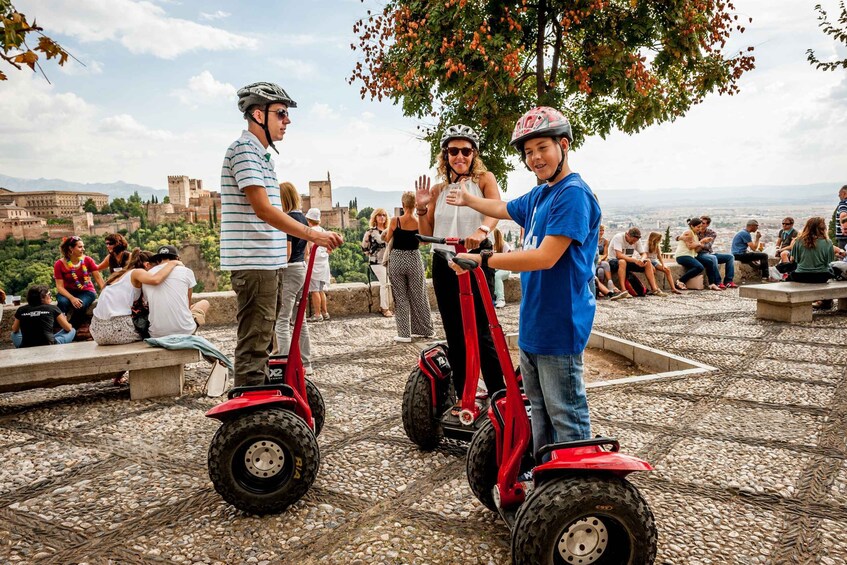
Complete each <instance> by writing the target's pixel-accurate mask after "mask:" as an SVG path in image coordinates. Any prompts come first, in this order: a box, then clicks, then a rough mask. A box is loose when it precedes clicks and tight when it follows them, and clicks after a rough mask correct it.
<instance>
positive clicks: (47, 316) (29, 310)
mask: <svg viewBox="0 0 847 565" xmlns="http://www.w3.org/2000/svg"><path fill="white" fill-rule="evenodd" d="M61 314H62V311H61V310H59V307H58V306H56V305H55V304H39V305H38V306H31V305H26V306H21V307H20V308H18V309H17V311H16V312H15V318H16V319H18V320H19V321H20V323H21V337H22V340H21V347H37V346H39V345H53V344H55V343H56V338H55V337H54V335H53V326H55V325H56V318H58V317H59V316H60V315H61Z"/></svg>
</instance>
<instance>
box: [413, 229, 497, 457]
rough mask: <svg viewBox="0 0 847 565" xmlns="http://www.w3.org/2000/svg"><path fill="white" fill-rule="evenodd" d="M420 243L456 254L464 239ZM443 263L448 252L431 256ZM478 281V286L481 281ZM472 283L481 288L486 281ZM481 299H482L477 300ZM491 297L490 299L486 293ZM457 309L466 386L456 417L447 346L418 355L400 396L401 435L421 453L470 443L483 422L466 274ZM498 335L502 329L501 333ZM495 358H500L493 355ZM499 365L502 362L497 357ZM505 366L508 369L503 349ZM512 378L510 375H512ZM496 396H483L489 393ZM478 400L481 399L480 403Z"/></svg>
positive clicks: (472, 310) (424, 239)
mask: <svg viewBox="0 0 847 565" xmlns="http://www.w3.org/2000/svg"><path fill="white" fill-rule="evenodd" d="M416 237H417V238H418V240H420V241H421V242H423V243H440V244H446V245H453V246H455V248H456V250H457V251H458V252H459V253H464V252H465V251H466V249H465V246H464V240H463V239H459V238H454V237H452V238H439V237H430V236H425V235H417V236H416ZM436 253H441V254H442V255H444V256H446V257H447V258H448V259H449V258H451V257H452V256H453V254H452V253H446V252H443V251H436ZM480 281H481V282H480ZM477 282H478V283H479V284H481V285H483V286H485V288H486V292H487V291H488V285H487V283H486V281H485V276H484V275H483V276H482V277H481V278H479V279H478V280H477ZM482 296H483V297H484V296H486V295H485V294H484V295H482ZM489 298H490V294H489ZM459 304H460V306H461V310H462V328H463V330H464V334H465V342H466V344H467V346H466V347H467V350H466V355H465V385H464V390H462V391H461V395H462V396H461V398H460V399H459V407H460V411H459V415H458V416H455V415H453V414H452V407H453V404H454V402H455V400H456V398H455V395H457V394H458V393H459V392H460V391H454V390H453V387H452V384H451V378H450V377H451V373H452V370H451V368H450V362H449V360H448V358H447V345H446V343H443V342H441V343H436V344H434V345H431V346H430V347H427V348H426V349H424V350H423V351H422V352H421V355H420V358H419V359H418V366H417V367H416V368H415V369H414V370H412V372H411V373H410V374H409V378H408V379H407V381H406V388H405V390H404V391H403V429H404V430H405V431H406V436H407V437H408V438H409V439H410V440H411V441H412V442H413V443H415V444H416V445H417V446H418V447H420V448H421V449H432V448H434V447H435V446H437V445H438V443H439V442H440V441H441V438H442V437H448V438H452V439H457V440H461V441H470V440H471V439H472V438H473V435H474V433H476V431H477V429H478V428H479V426H480V425H482V424H484V423H485V422H486V421H487V418H485V417H484V416H485V411H484V407H485V404H484V403H483V402H477V400H478V398H477V385H478V384H479V369H480V361H479V341H478V337H477V329H476V312H475V307H474V297H473V289H472V287H471V279H470V274H468V273H465V274H462V275H459ZM489 320H493V324H494V325H490V327H491V332H492V336H493V335H494V329H495V326H496V328H497V329H498V330H500V326H499V324H498V323H497V319H496V318H489ZM500 333H502V330H500ZM498 357H500V354H499V351H498ZM500 362H501V364H503V363H504V360H503V358H502V357H501V358H500ZM505 363H506V364H507V365H509V366H510V367H511V360H510V358H509V353H508V349H507V350H506V359H505ZM512 372H513V373H514V370H512ZM493 392H495V391H493V390H492V391H488V393H489V394H491V393H493ZM480 400H481V399H480Z"/></svg>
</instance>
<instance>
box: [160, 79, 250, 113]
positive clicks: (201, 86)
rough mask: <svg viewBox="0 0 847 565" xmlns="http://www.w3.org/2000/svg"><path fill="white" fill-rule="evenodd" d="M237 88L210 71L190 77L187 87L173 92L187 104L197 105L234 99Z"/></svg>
mask: <svg viewBox="0 0 847 565" xmlns="http://www.w3.org/2000/svg"><path fill="white" fill-rule="evenodd" d="M235 93H236V89H235V87H234V86H233V85H231V84H229V83H228V82H220V81H218V80H216V79H215V77H214V76H212V73H211V72H209V71H203V72H201V73H200V74H199V75H196V76H193V77H191V78H190V79H188V87H187V88H179V89H177V90H174V91H173V92H172V93H171V94H172V95H173V96H176V97H177V98H178V99H179V101H180V102H182V103H183V104H185V105H187V106H191V107H196V106H197V105H198V103H201V102H202V103H208V102H217V101H222V100H230V101H234V100H235V96H236V94H235Z"/></svg>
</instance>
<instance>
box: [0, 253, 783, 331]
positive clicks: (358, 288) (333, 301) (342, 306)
mask: <svg viewBox="0 0 847 565" xmlns="http://www.w3.org/2000/svg"><path fill="white" fill-rule="evenodd" d="M775 263H776V259H775V258H772V259H771V264H775ZM668 266H669V267H670V268H671V272H672V273H673V276H674V277H675V278H679V276H680V275H681V274H682V273H683V270H682V267H680V266H679V265H677V264H676V263H669V264H668ZM721 273H723V271H721ZM639 277H642V279H643V277H644V275H639ZM664 278H665V277H664V275H663V274H659V276H658V278H657V282H658V283H659V284H660V285H661V287H662V288H663V289H668V288H670V287H669V285H668V284H667V282H666V281H665V280H664ZM760 280H761V279H760V278H759V272H758V270H754V269H753V268H752V267H750V266H749V265H744V264H741V263H738V262H736V264H735V282H736V283H738V284H745V283H758V282H760ZM426 283H427V292H428V294H429V304H430V308H432V309H433V310H437V305H436V302H435V294H434V293H433V290H432V280H430V279H427V281H426ZM645 285H646V280H645ZM505 290H506V302H510V303H512V302H518V301H520V299H521V284H520V278H519V277H518V275H514V274H513V275H512V276H511V277H509V280H507V281H505ZM326 297H327V309H328V310H329V313H330V314H331V315H332V316H334V317H335V316H337V317H342V316H354V315H359V314H368V313H375V312H379V285H377V284H376V283H373V284H371V287H370V289H369V288H368V285H367V284H365V283H344V284H333V285H332V286H331V287H330V289H329V291H328V292H327V293H326ZM193 298H194V301H197V300H203V299H205V300H208V301H209V302H210V303H211V307H210V308H209V312H208V314H207V315H206V323H207V324H209V325H212V326H219V325H229V324H234V323H235V312H236V310H237V307H236V303H235V292H233V291H228V292H199V293H195V294H194V296H193ZM16 309H17V306H11V305H8V306H3V319H2V320H0V343H9V333H10V332H11V327H12V319H13V318H14V314H15V310H16Z"/></svg>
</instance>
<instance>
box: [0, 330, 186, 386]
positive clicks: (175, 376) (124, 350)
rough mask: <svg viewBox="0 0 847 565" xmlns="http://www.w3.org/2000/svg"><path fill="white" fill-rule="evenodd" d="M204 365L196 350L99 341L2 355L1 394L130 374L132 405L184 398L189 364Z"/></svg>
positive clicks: (0, 365) (47, 346)
mask: <svg viewBox="0 0 847 565" xmlns="http://www.w3.org/2000/svg"><path fill="white" fill-rule="evenodd" d="M199 360H200V352H199V351H197V350H195V349H179V350H171V349H163V348H161V347H150V346H149V345H147V344H146V343H144V342H142V341H139V342H135V343H128V344H126V345H97V344H96V343H94V342H93V341H83V342H75V343H69V344H66V345H45V346H41V347H27V348H23V349H4V350H2V351H0V392H12V391H19V390H26V389H30V388H40V387H53V386H59V385H65V384H73V383H79V382H90V381H99V380H103V379H110V378H114V377H116V376H120V375H122V374H123V373H124V371H129V395H130V398H131V399H132V400H139V399H142V398H153V397H157V396H179V395H181V394H182V387H183V383H184V381H185V368H184V364H185V363H194V362H196V361H199Z"/></svg>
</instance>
